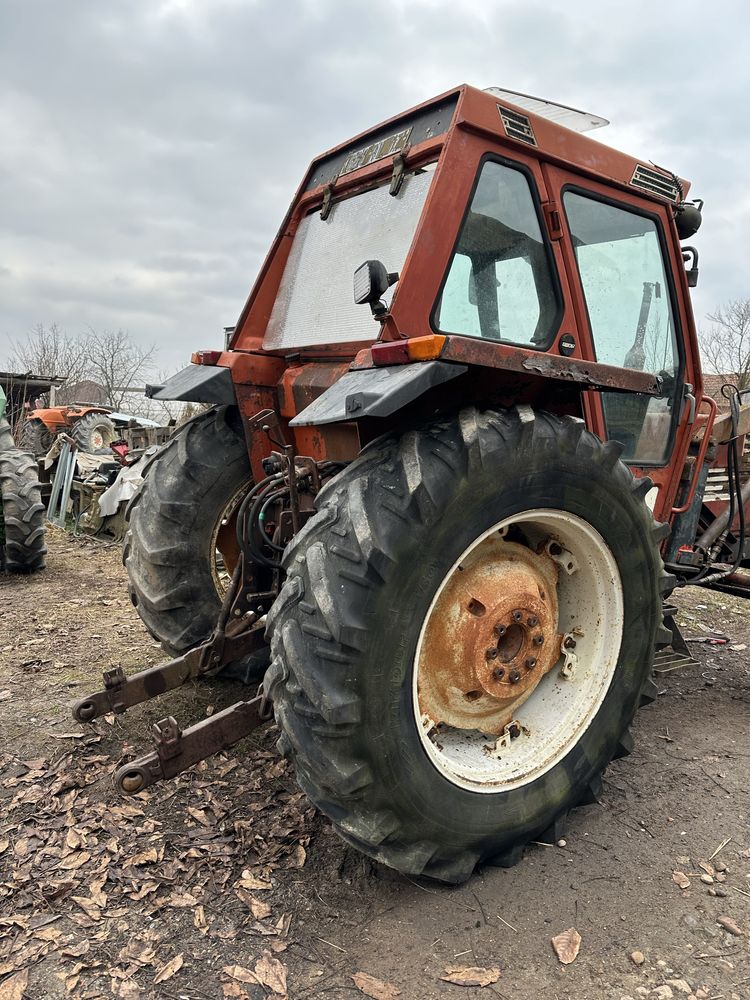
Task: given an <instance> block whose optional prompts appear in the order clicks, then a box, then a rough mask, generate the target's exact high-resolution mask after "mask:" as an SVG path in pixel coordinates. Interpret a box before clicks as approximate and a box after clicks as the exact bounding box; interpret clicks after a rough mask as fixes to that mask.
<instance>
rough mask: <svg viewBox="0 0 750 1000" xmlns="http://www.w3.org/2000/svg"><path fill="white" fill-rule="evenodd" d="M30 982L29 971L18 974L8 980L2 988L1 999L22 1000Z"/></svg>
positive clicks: (25, 970) (0, 991) (0, 989)
mask: <svg viewBox="0 0 750 1000" xmlns="http://www.w3.org/2000/svg"><path fill="white" fill-rule="evenodd" d="M28 982H29V970H28V969H23V970H22V971H21V972H16V973H15V975H13V976H11V977H10V979H6V980H5V982H4V983H3V984H2V986H0V997H2V1000H22V997H23V995H24V992H25V991H26V987H27V985H28Z"/></svg>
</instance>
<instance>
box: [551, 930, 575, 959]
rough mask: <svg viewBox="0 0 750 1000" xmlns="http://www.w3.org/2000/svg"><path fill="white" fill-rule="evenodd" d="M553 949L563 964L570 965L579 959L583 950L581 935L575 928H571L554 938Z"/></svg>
mask: <svg viewBox="0 0 750 1000" xmlns="http://www.w3.org/2000/svg"><path fill="white" fill-rule="evenodd" d="M552 947H553V948H554V949H555V954H556V955H557V957H558V958H559V959H560V961H561V962H562V964H563V965H570V963H571V962H574V961H575V960H576V958H578V952H579V951H580V949H581V935H580V934H579V933H578V931H577V930H576V929H575V927H569V928H568V929H567V930H566V931H562V933H560V934H556V935H555V936H554V937H553V938H552Z"/></svg>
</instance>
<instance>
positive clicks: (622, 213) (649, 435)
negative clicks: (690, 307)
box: [563, 191, 680, 464]
mask: <svg viewBox="0 0 750 1000" xmlns="http://www.w3.org/2000/svg"><path fill="white" fill-rule="evenodd" d="M563 202H564V205H565V213H566V216H567V219H568V226H569V229H570V235H571V238H572V241H573V246H574V248H575V255H576V260H577V262H578V270H579V273H580V276H581V284H582V286H583V293H584V296H585V298H586V308H587V310H588V315H589V323H590V325H591V333H592V336H593V339H594V348H595V350H596V360H597V361H601V362H603V363H604V364H608V365H617V366H618V367H621V368H635V369H637V370H638V371H649V372H653V373H654V374H657V375H660V376H661V377H662V380H663V384H664V391H665V395H664V397H662V398H654V397H650V396H638V395H631V394H626V393H612V392H603V393H602V401H603V406H604V415H605V418H606V421H607V434H608V436H609V437H610V438H612V439H614V440H617V441H620V442H621V443H622V444H623V445H624V446H625V451H624V453H623V458H624V459H625V460H626V461H629V462H632V463H634V464H638V463H641V462H642V463H647V464H658V463H660V462H663V461H664V460H665V459H666V457H667V453H668V449H669V445H670V439H671V429H672V424H673V416H674V413H675V410H676V406H675V405H674V404H675V401H676V393H677V389H678V386H677V381H678V380H677V376H678V374H679V367H680V361H679V354H678V350H677V338H676V336H675V330H674V319H673V316H672V304H671V300H670V295H669V286H668V284H667V276H666V272H665V270H664V261H663V259H662V250H661V243H660V241H659V233H658V230H657V227H656V223H655V222H654V221H653V220H652V219H650V218H647V217H646V216H643V215H639V214H637V213H636V212H631V211H627V210H625V209H622V208H617V207H616V206H614V205H607V204H605V203H603V202H601V201H597V200H595V199H593V198H587V197H585V196H584V195H580V194H576V193H574V192H572V191H568V192H566V193H565V195H564V197H563Z"/></svg>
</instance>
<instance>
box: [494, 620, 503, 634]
mask: <svg viewBox="0 0 750 1000" xmlns="http://www.w3.org/2000/svg"><path fill="white" fill-rule="evenodd" d="M493 631H494V633H495V635H505V626H504V625H501V624H500V622H498V623H497V625H496V626H495V628H494V629H493Z"/></svg>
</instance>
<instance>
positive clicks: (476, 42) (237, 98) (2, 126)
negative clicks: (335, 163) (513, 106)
mask: <svg viewBox="0 0 750 1000" xmlns="http://www.w3.org/2000/svg"><path fill="white" fill-rule="evenodd" d="M688 8H689V5H685V4H684V3H681V4H678V3H676V2H669V3H665V4H661V5H657V4H654V3H648V4H647V3H644V2H642V0H640V2H633V3H630V4H628V5H624V4H612V5H602V4H597V3H594V2H593V0H586V2H578V3H569V4H566V5H565V6H562V5H559V4H553V3H552V2H545V3H542V2H537V3H525V2H523V0H508V2H505V3H502V4H491V3H485V4H482V3H476V2H472V3H469V2H459V0H450V2H449V0H435V2H425V0H412V2H409V3H407V2H401V0H379V2H372V0H370V2H364V0H353V2H349V3H346V4H344V3H341V2H339V3H334V2H331V0H328V2H326V0H308V2H288V3H279V2H275V3H273V2H270V0H256V2H232V0H213V2H207V0H206V2H197V0H195V2H183V3H175V2H172V3H155V2H147V0H108V2H107V3H106V4H102V3H98V2H94V0H79V2H76V3H69V4H61V3H59V2H56V0H38V2H34V3H26V2H20V0H19V2H13V0H0V95H2V96H0V134H2V136H3V143H2V147H3V148H2V154H1V155H0V205H1V206H2V231H0V269H2V270H1V271H0V290H1V294H2V311H1V312H0V335H4V336H7V335H11V336H13V337H18V336H19V335H22V334H23V333H24V332H25V331H26V330H28V329H29V328H30V327H32V326H33V325H34V324H35V323H37V322H40V321H42V322H53V321H57V322H59V323H60V324H62V325H64V326H66V327H67V328H68V329H69V330H70V331H72V332H75V331H76V330H79V329H83V328H85V327H86V326H89V325H90V326H94V327H104V326H107V327H124V328H127V329H129V330H130V332H131V334H132V335H133V336H134V337H135V338H137V339H139V340H140V341H142V342H144V343H150V342H152V341H154V340H156V341H157V343H158V346H159V364H160V366H161V367H164V368H168V367H176V366H178V365H179V364H180V363H181V362H182V361H184V360H185V359H186V358H187V355H188V354H189V352H190V350H191V349H192V348H194V347H206V346H210V345H211V343H212V342H213V343H216V344H218V343H219V342H220V331H221V327H222V326H224V325H225V324H229V323H232V322H233V321H234V318H235V317H236V316H237V314H238V313H239V311H240V308H241V307H242V304H243V302H244V300H245V298H246V295H247V293H248V291H249V289H250V287H251V285H252V281H253V278H254V276H255V273H256V271H257V269H258V267H259V265H260V263H261V262H262V259H263V256H264V254H265V252H266V249H267V247H268V245H269V244H270V242H271V240H272V239H273V236H274V234H275V232H276V229H277V227H278V225H279V222H280V220H281V218H282V217H283V215H284V212H285V210H286V207H287V205H288V202H289V199H290V198H291V196H292V194H293V192H294V190H295V188H296V186H297V184H298V182H299V180H300V178H301V176H302V174H303V172H304V170H305V168H306V166H307V163H308V162H309V160H310V159H311V158H312V157H313V156H314V155H315V154H316V153H318V152H320V151H322V150H324V149H326V148H328V147H329V146H331V145H334V144H336V143H338V142H340V141H342V140H344V139H346V138H347V137H348V136H350V135H352V134H354V133H356V132H359V131H362V130H363V129H365V128H367V127H368V126H370V125H372V124H374V123H376V122H377V121H379V120H382V119H383V118H385V117H388V116H389V115H392V114H395V113H397V112H399V111H401V110H403V109H404V108H406V107H408V106H409V105H411V104H414V103H417V102H418V101H421V100H424V99H426V98H428V97H430V96H432V94H433V93H437V92H439V91H441V90H445V89H448V88H449V87H451V86H453V85H454V84H456V83H460V82H464V81H467V82H470V83H474V84H477V85H479V86H488V85H491V84H500V85H504V86H509V87H515V88H516V89H519V90H524V91H527V92H531V93H537V94H541V95H543V96H548V97H551V98H553V99H559V100H563V101H567V102H569V103H572V104H577V105H579V106H583V107H585V108H587V109H590V110H592V111H595V112H597V113H600V114H603V115H605V116H606V117H608V118H610V119H612V121H613V126H612V127H611V128H609V129H607V130H606V131H605V132H603V133H601V138H602V139H603V140H606V141H607V142H610V143H612V144H615V145H622V146H623V147H624V148H630V150H631V151H632V152H635V153H637V154H638V155H641V156H647V157H650V158H652V159H654V160H655V161H656V162H658V163H662V164H663V165H665V166H669V167H670V168H672V169H674V170H676V171H677V172H679V173H681V174H682V175H683V176H688V177H690V178H691V179H693V180H694V181H695V186H694V188H693V191H694V193H695V194H696V195H701V196H703V197H705V198H706V200H707V211H706V222H705V224H704V229H703V230H702V231H701V233H700V234H699V239H698V243H699V246H700V249H701V251H702V278H701V286H700V289H699V290H698V293H697V295H696V299H695V304H696V312H697V314H698V317H699V318H700V317H701V316H702V315H703V314H704V313H705V312H707V311H710V310H711V309H712V308H713V307H714V306H715V305H716V304H717V303H718V302H720V301H721V300H723V299H726V298H729V297H732V296H739V295H744V294H747V285H746V283H745V281H746V279H745V277H744V273H743V272H744V268H743V266H742V261H743V244H744V240H742V237H743V236H744V234H745V232H746V231H747V229H748V222H750V206H749V205H748V199H747V198H746V196H745V192H744V188H743V187H742V186H741V185H742V183H743V179H744V171H743V170H742V169H741V165H742V164H743V163H744V162H746V159H747V155H746V154H747V153H748V145H750V140H748V139H747V138H745V136H744V134H743V132H742V130H741V129H738V127H737V123H738V122H742V121H744V118H745V117H746V115H745V109H744V99H745V94H746V93H747V92H748V84H749V83H750V79H749V72H750V71H749V70H748V61H747V60H746V59H745V58H744V53H743V51H742V48H743V47H742V46H741V45H740V44H739V43H737V42H736V41H735V40H734V39H735V38H736V37H740V36H741V35H742V25H743V24H744V22H745V21H746V20H747V15H746V14H745V13H744V11H745V8H744V7H743V6H742V5H741V4H740V3H729V2H726V3H722V2H719V3H716V4H714V5H713V7H712V16H711V17H706V16H705V12H704V13H702V15H701V25H700V31H696V30H693V28H692V26H690V25H689V24H686V25H685V26H684V27H681V25H682V24H683V22H684V20H685V17H686V11H688ZM741 241H742V242H741Z"/></svg>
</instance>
